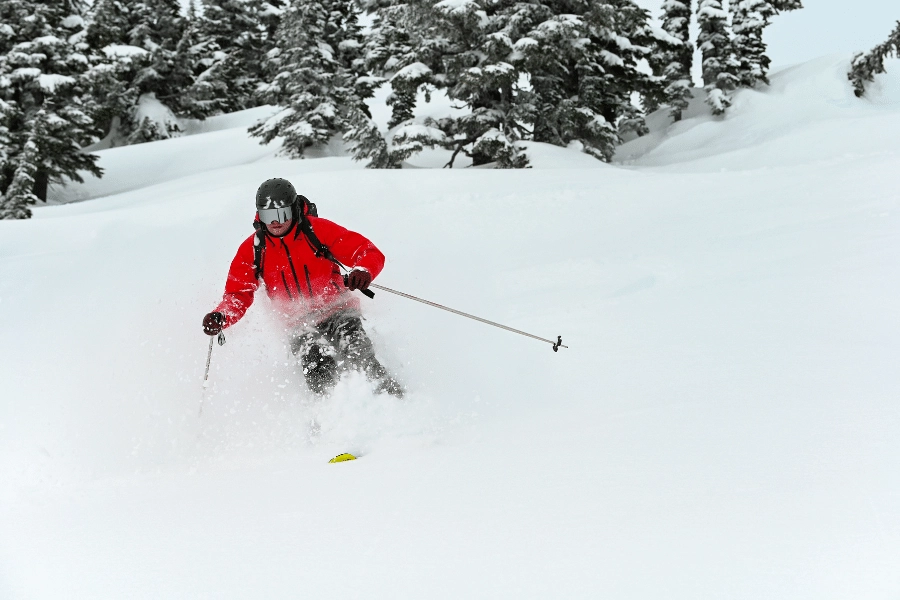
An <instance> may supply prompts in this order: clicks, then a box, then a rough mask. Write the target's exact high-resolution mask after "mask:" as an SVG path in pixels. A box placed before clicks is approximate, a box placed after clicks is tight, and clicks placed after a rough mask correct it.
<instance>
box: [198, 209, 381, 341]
mask: <svg viewBox="0 0 900 600" xmlns="http://www.w3.org/2000/svg"><path fill="white" fill-rule="evenodd" d="M258 218H259V217H257V220H258ZM307 218H308V219H309V222H310V224H311V225H312V228H313V231H314V232H315V234H316V237H317V238H319V241H320V242H322V243H323V244H324V245H325V246H326V247H327V248H328V249H329V250H331V253H332V254H333V255H334V257H335V258H336V259H338V260H339V261H341V263H342V264H344V265H345V266H347V267H348V268H353V267H360V268H364V269H366V270H368V271H369V273H371V274H372V278H373V279H374V278H375V277H377V276H378V274H379V273H381V269H383V268H384V254H382V253H381V251H380V250H378V248H376V247H375V245H374V244H372V242H370V241H369V240H367V239H366V238H365V237H363V236H362V235H360V234H358V233H356V232H353V231H350V230H348V229H344V228H343V227H341V226H340V225H338V224H337V223H332V222H331V221H328V220H326V219H320V218H318V217H307ZM255 239H256V234H254V235H251V236H250V237H248V238H247V239H246V240H244V242H243V243H242V244H241V246H240V247H239V248H238V251H237V254H236V255H235V257H234V260H233V261H231V268H230V269H229V271H228V281H227V282H226V283H225V294H224V296H223V297H222V301H221V302H220V303H219V305H218V306H217V307H216V308H215V310H217V311H219V312H221V313H222V314H223V315H225V327H229V326H231V325H234V324H235V323H237V322H238V321H239V320H240V319H241V317H243V316H244V313H246V312H247V309H248V308H250V305H251V304H252V303H253V294H254V292H256V290H257V288H258V287H259V285H260V282H259V281H257V279H256V277H255V275H254V272H253V260H254V252H253V244H254V241H255ZM263 239H264V241H265V252H264V253H263V260H262V275H261V277H260V279H261V280H262V283H263V285H264V286H265V288H266V293H267V294H268V296H269V298H270V299H271V300H272V304H273V306H274V307H275V310H276V311H277V313H278V314H279V315H280V316H281V317H282V319H283V321H284V322H285V324H286V325H288V326H290V327H293V326H298V325H315V324H317V323H320V322H321V321H323V320H325V319H326V318H328V317H329V316H331V315H332V314H334V313H335V312H337V311H339V310H343V309H345V308H359V299H358V298H357V297H355V296H354V295H351V293H350V290H348V289H347V287H345V286H344V281H343V278H342V275H341V273H340V270H339V269H338V266H337V265H336V264H334V263H333V262H331V261H330V260H328V259H327V258H322V257H317V256H316V254H315V249H314V248H313V246H312V244H311V243H310V242H309V241H307V239H306V235H304V234H303V233H302V232H299V231H298V228H297V225H296V224H295V225H294V227H293V228H292V229H291V230H290V231H288V232H287V233H286V234H285V235H284V236H283V237H280V238H279V237H274V236H271V235H268V234H265V235H264V236H263Z"/></svg>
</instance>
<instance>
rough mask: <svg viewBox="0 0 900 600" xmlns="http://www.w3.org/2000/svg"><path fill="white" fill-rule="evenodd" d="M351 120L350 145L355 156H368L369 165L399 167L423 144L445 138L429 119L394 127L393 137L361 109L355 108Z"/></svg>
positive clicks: (362, 158)
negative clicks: (420, 123)
mask: <svg viewBox="0 0 900 600" xmlns="http://www.w3.org/2000/svg"><path fill="white" fill-rule="evenodd" d="M348 124H349V129H348V130H347V131H346V133H345V134H344V139H345V140H347V142H348V144H347V146H348V149H349V150H350V153H351V154H352V155H353V158H354V159H355V160H366V159H368V160H369V162H368V163H367V164H366V168H367V169H399V168H400V166H401V163H402V162H403V161H405V160H408V159H409V158H410V157H411V156H413V155H415V154H418V153H419V152H421V151H422V150H423V149H424V148H426V147H430V148H433V147H434V146H436V145H440V144H441V143H443V142H444V141H445V140H444V133H443V132H442V131H441V130H440V129H439V128H438V127H437V124H436V123H435V122H433V121H430V120H428V121H426V123H425V124H422V125H417V124H413V123H407V124H406V125H402V126H400V127H398V128H396V129H395V130H394V132H393V134H392V135H391V136H390V140H387V139H385V137H384V136H383V135H382V134H381V131H379V129H378V125H376V124H375V122H374V121H372V119H371V118H369V117H368V115H366V114H365V113H364V112H363V111H361V110H356V111H353V113H352V114H351V115H350V119H349V123H348Z"/></svg>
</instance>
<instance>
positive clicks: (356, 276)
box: [347, 267, 372, 290]
mask: <svg viewBox="0 0 900 600" xmlns="http://www.w3.org/2000/svg"><path fill="white" fill-rule="evenodd" d="M370 283H372V274H371V273H369V271H367V270H366V269H361V268H359V267H354V268H353V270H352V271H350V274H349V275H348V276H347V287H348V288H350V289H351V290H364V289H366V288H367V287H369V284H370Z"/></svg>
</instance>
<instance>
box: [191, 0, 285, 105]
mask: <svg viewBox="0 0 900 600" xmlns="http://www.w3.org/2000/svg"><path fill="white" fill-rule="evenodd" d="M277 15H280V11H279V10H277V9H275V8H274V7H272V6H271V5H268V4H266V5H264V4H263V3H262V2H260V1H259V0H203V16H202V18H201V19H200V26H199V31H198V36H199V38H200V40H202V43H204V44H205V47H204V48H203V55H204V56H203V58H202V59H201V62H202V64H203V66H204V71H203V72H202V73H200V74H199V75H198V79H199V80H200V81H201V82H203V84H204V85H205V86H206V87H208V88H209V89H210V90H214V91H215V97H216V99H217V103H218V108H219V110H221V111H222V112H234V111H236V110H242V109H245V108H251V107H253V106H257V105H258V104H259V99H258V97H257V94H256V92H257V88H259V86H260V85H261V84H262V83H263V82H264V79H265V74H264V72H263V61H262V60H261V58H262V57H264V56H265V55H266V53H267V52H268V51H269V50H271V49H272V47H273V46H272V40H270V39H268V35H269V34H268V27H269V21H271V20H272V18H273V17H275V16H277Z"/></svg>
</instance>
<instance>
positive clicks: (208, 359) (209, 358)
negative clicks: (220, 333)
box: [201, 336, 214, 410]
mask: <svg viewBox="0 0 900 600" xmlns="http://www.w3.org/2000/svg"><path fill="white" fill-rule="evenodd" d="M213 339H214V337H213V336H209V352H208V353H207V354H206V373H204V374H203V387H209V363H210V362H211V361H212V347H213ZM201 410H202V409H201Z"/></svg>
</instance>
